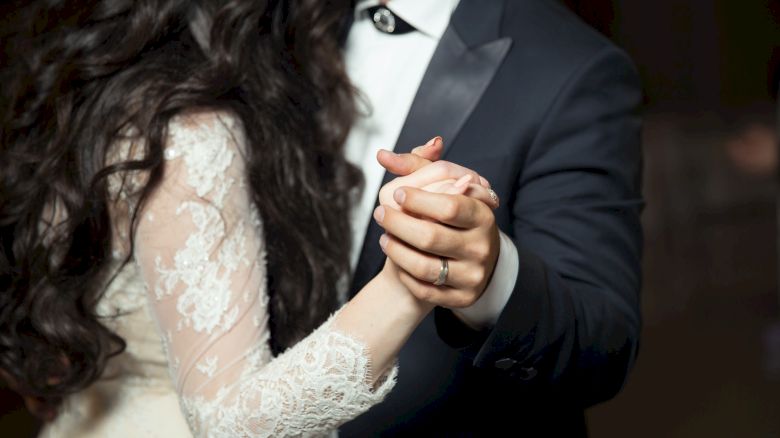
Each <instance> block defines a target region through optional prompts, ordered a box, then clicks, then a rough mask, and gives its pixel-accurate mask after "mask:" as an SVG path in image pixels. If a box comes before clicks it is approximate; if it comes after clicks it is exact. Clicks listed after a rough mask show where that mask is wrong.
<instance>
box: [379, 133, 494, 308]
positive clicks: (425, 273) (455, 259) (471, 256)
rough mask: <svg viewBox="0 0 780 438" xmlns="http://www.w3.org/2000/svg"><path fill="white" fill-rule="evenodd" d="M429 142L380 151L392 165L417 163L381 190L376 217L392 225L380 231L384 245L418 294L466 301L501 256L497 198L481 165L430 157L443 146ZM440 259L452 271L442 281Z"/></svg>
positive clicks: (451, 303) (442, 302)
mask: <svg viewBox="0 0 780 438" xmlns="http://www.w3.org/2000/svg"><path fill="white" fill-rule="evenodd" d="M432 142H433V143H431V142H429V143H428V145H426V146H424V147H421V148H417V149H415V150H414V151H413V153H412V154H404V155H395V154H392V153H388V152H380V154H379V156H378V157H377V158H378V160H379V162H380V164H382V165H383V166H385V167H386V168H387V169H388V170H389V171H391V172H394V173H395V172H396V171H398V173H405V172H404V171H405V170H409V169H410V168H414V169H416V170H415V171H414V172H413V173H411V174H408V175H406V176H403V177H399V178H396V179H395V180H393V181H391V182H390V183H388V184H387V185H385V186H384V187H383V188H382V189H381V190H380V194H379V202H380V206H379V207H377V209H376V210H375V212H374V219H375V220H376V221H377V222H378V223H379V225H380V226H382V227H383V228H384V229H385V230H386V231H387V234H386V235H383V236H382V238H381V239H380V245H381V246H382V250H383V251H384V252H385V254H386V255H387V256H388V259H389V260H391V261H392V262H393V263H394V264H395V265H396V268H395V269H397V275H398V278H399V280H400V281H401V282H402V283H403V285H404V286H405V287H406V288H407V289H408V290H409V291H410V292H411V293H412V294H413V295H414V296H415V297H417V298H418V299H420V300H423V301H426V302H429V303H431V304H436V305H439V306H443V307H449V308H462V307H468V306H470V305H472V304H473V303H475V302H476V301H477V300H478V299H479V297H480V296H481V295H482V292H484V290H485V288H486V287H487V285H488V283H489V281H490V278H491V276H492V273H493V270H494V268H495V265H496V261H497V260H498V252H499V247H500V244H499V235H498V228H497V226H496V224H495V217H494V216H493V211H492V210H493V209H495V208H497V207H498V198H497V196H496V195H495V193H494V192H493V191H492V190H491V189H490V185H489V183H488V182H487V180H485V179H484V178H482V177H481V176H479V175H478V174H477V173H476V172H473V171H471V170H470V169H466V168H464V167H462V166H458V165H456V164H453V163H449V162H446V161H438V162H435V163H431V162H430V161H429V160H427V157H426V154H428V157H430V156H432V155H436V156H438V154H439V153H440V151H441V140H440V139H439V138H436V139H434V140H432ZM429 148H432V149H433V152H431V150H430V149H429ZM437 149H438V151H436V150H437ZM443 260H446V261H447V265H448V271H449V272H448V274H447V276H446V280H445V282H444V284H441V285H435V284H434V283H436V282H437V280H439V277H440V274H441V272H442V266H443Z"/></svg>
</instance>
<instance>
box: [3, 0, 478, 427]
mask: <svg viewBox="0 0 780 438" xmlns="http://www.w3.org/2000/svg"><path fill="white" fill-rule="evenodd" d="M349 3H350V2H349V1H333V2H322V1H306V0H300V1H244V0H233V1H221V0H213V1H212V0H199V1H184V0H135V1H131V0H103V1H97V0H93V1H87V0H82V1H64V0H63V1H36V2H32V3H31V4H28V5H27V6H24V7H22V8H20V9H18V10H17V11H15V12H14V14H15V15H14V17H13V20H11V21H12V22H13V23H15V24H14V26H15V27H14V32H13V33H12V35H11V36H9V37H8V38H7V40H6V52H7V53H5V54H4V55H5V56H4V57H5V60H4V61H2V62H3V66H2V67H3V74H2V77H3V78H4V79H5V80H6V81H7V82H6V83H7V84H9V85H7V86H6V87H5V88H6V90H4V93H7V95H6V96H4V100H3V108H2V113H0V116H1V117H2V119H1V120H2V122H1V126H0V142H1V143H0V178H2V179H1V180H0V181H2V182H1V183H0V238H1V239H2V245H1V246H0V309H1V310H0V369H2V375H3V376H4V377H5V378H6V379H7V380H8V381H9V383H10V384H12V385H13V386H14V387H15V389H16V390H17V391H19V392H20V393H21V394H23V395H24V396H25V397H26V399H27V400H28V402H29V405H30V406H31V407H32V408H33V409H34V410H35V411H36V412H37V413H38V414H39V415H42V416H44V417H45V418H46V419H47V420H49V422H48V423H47V424H46V426H45V427H44V429H43V432H42V436H45V437H59V436H79V437H88V436H164V437H179V436H189V435H191V434H194V435H197V436H230V437H234V436H291V435H292V436H300V435H304V436H309V435H320V434H327V433H328V432H330V431H333V430H335V429H336V428H337V427H338V426H339V425H340V424H341V423H343V422H345V421H347V420H349V419H352V418H354V417H356V416H357V415H359V414H360V413H362V412H364V411H365V410H367V409H368V408H369V407H370V406H372V405H373V404H375V403H378V402H379V401H381V400H382V399H383V397H384V396H385V395H386V394H387V392H388V391H390V390H391V388H392V386H393V384H394V376H395V373H396V370H395V367H394V357H395V355H396V354H397V352H398V350H399V349H400V347H401V345H402V344H403V343H404V342H405V340H406V339H407V337H408V336H409V335H410V334H411V332H412V331H413V330H414V329H415V327H416V326H417V324H418V323H419V322H420V321H421V320H422V318H423V317H424V316H425V315H426V314H427V313H428V312H429V311H430V310H431V309H432V306H433V305H432V304H430V303H427V302H424V301H421V300H419V299H417V298H416V297H414V296H413V295H412V294H411V293H409V291H408V290H406V288H405V287H404V286H403V284H402V283H401V282H400V281H399V279H398V275H397V271H396V269H397V268H396V267H395V266H394V265H393V264H392V263H391V262H388V263H387V264H386V265H385V267H384V269H383V270H382V272H380V273H379V274H378V275H377V276H376V277H375V278H374V279H373V280H372V281H371V282H370V283H369V284H368V285H367V286H366V287H365V288H364V289H363V290H362V291H361V292H360V293H359V294H358V295H357V296H356V297H355V298H353V299H352V300H351V301H350V302H349V303H347V304H346V305H344V306H343V307H341V308H340V309H339V310H336V309H338V307H339V299H338V292H339V289H340V287H341V286H340V285H343V284H344V281H345V280H346V279H347V278H348V275H349V248H350V245H349V242H350V227H349V224H348V221H347V218H348V214H347V212H348V211H349V208H350V206H351V200H352V199H353V197H354V196H355V195H356V192H357V191H358V190H357V189H356V188H358V187H359V186H360V181H361V178H360V173H359V171H358V170H357V169H355V168H353V167H352V166H350V165H349V164H348V163H347V162H346V161H345V159H344V158H343V153H342V144H343V141H344V138H345V136H346V133H347V130H348V129H349V127H350V123H351V122H352V119H353V115H354V112H355V108H354V103H353V99H354V96H353V90H352V88H351V86H350V84H349V82H348V80H347V78H346V76H345V73H344V68H343V65H342V60H341V55H340V47H339V45H338V38H339V36H340V31H341V28H342V27H343V26H342V23H341V18H342V17H344V16H346V12H347V10H348V8H349ZM434 168H435V169H434ZM442 169H446V172H445V173H442ZM461 177H463V178H461ZM464 178H465V179H464ZM477 178H478V177H477V176H476V175H475V174H473V172H470V171H468V170H467V169H463V168H460V167H458V166H455V165H448V166H447V167H441V166H427V167H423V168H422V169H420V170H418V171H417V172H416V173H414V174H412V175H410V176H408V177H402V178H399V179H397V180H395V181H393V182H392V183H390V186H395V187H397V186H399V185H415V186H418V187H424V188H425V189H427V190H431V191H445V192H448V193H464V192H465V189H464V187H466V188H468V189H469V190H470V192H469V193H470V195H471V196H475V197H477V198H480V199H483V200H486V201H485V202H489V201H488V200H489V199H490V197H489V195H487V194H486V193H483V192H484V191H485V189H484V188H482V187H481V186H480V185H479V184H472V185H465V183H466V182H467V181H469V180H471V179H473V180H474V181H477ZM457 179H460V180H459V181H458V183H454V184H453V182H454V181H455V180H457ZM334 312H335V313H334Z"/></svg>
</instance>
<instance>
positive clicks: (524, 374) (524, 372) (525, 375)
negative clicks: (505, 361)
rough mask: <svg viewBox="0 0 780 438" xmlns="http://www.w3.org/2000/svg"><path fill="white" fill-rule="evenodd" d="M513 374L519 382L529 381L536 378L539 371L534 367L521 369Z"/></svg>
mask: <svg viewBox="0 0 780 438" xmlns="http://www.w3.org/2000/svg"><path fill="white" fill-rule="evenodd" d="M514 374H515V376H516V377H517V378H518V379H520V380H531V379H533V378H534V377H536V375H537V374H539V371H537V370H536V368H534V367H522V368H520V369H519V370H517V371H516V372H515V373H514Z"/></svg>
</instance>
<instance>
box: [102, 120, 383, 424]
mask: <svg viewBox="0 0 780 438" xmlns="http://www.w3.org/2000/svg"><path fill="white" fill-rule="evenodd" d="M244 147H245V138H244V136H243V129H242V127H241V126H240V123H239V122H238V121H237V120H236V119H235V118H234V117H232V116H230V115H228V114H224V113H200V114H189V115H182V116H178V117H177V118H175V119H174V120H173V121H172V122H171V125H170V126H169V138H168V141H167V144H166V150H165V159H166V168H165V176H164V178H163V181H162V183H161V185H160V186H159V187H158V188H157V189H156V190H155V192H154V193H153V194H152V196H151V197H150V198H149V199H148V201H147V202H146V204H145V205H144V208H143V211H142V212H141V217H140V220H139V222H138V229H137V236H136V242H135V245H136V247H135V248H134V256H135V263H137V266H138V268H139V271H140V274H141V275H140V277H141V278H142V279H143V283H144V286H145V288H146V290H147V294H146V300H147V305H148V306H149V310H150V312H149V313H150V314H151V315H152V318H153V319H154V321H155V322H156V326H157V331H158V333H159V334H160V339H161V342H162V345H163V347H164V350H165V352H166V355H167V359H168V365H169V372H170V375H171V379H172V381H173V385H174V387H175V390H176V392H177V394H178V395H179V398H180V404H181V406H182V410H183V412H184V415H185V417H186V420H187V423H188V424H189V426H190V428H191V430H192V432H193V433H194V435H196V436H229V437H244V436H247V437H258V436H316V435H323V434H327V433H328V432H329V431H331V430H333V429H334V428H336V427H338V426H339V425H340V424H342V423H344V422H346V421H348V420H350V419H352V418H354V417H356V416H357V415H359V414H360V413H362V412H364V411H365V410H367V409H368V408H369V407H371V406H372V405H374V404H376V403H378V402H380V401H381V400H382V399H383V398H384V397H385V395H386V394H387V393H388V392H389V391H390V389H391V388H392V387H393V385H394V382H395V374H396V372H397V371H396V369H395V368H393V369H391V370H390V371H389V372H388V373H387V375H385V376H383V378H382V379H379V382H378V383H376V384H372V381H373V379H372V376H370V375H369V373H370V366H369V365H370V363H369V360H370V359H369V358H370V356H369V354H368V353H369V352H368V351H367V349H366V347H365V345H364V344H363V343H362V342H361V341H360V340H358V339H355V338H353V337H350V336H349V335H346V334H343V333H340V332H339V331H337V330H335V329H334V328H333V327H332V324H331V321H332V319H331V320H329V321H328V322H326V323H325V324H323V325H322V326H321V327H320V328H318V329H317V330H315V331H314V332H313V333H312V334H311V335H309V336H308V337H307V338H305V339H303V340H302V341H301V342H299V343H298V344H297V345H295V346H294V347H292V348H290V349H289V350H287V351H286V352H284V353H283V354H281V355H280V356H278V357H276V358H274V357H272V355H271V351H270V348H269V329H268V295H267V291H266V283H267V282H266V265H265V252H264V250H265V249H264V241H263V233H262V221H261V218H260V215H259V214H258V211H257V210H256V208H255V207H254V205H253V203H252V202H251V199H250V194H249V191H248V187H247V186H246V184H245V178H244V174H245V173H244V159H243V152H244ZM136 176H137V175H136ZM131 179H132V178H131ZM127 186H128V185H125V186H123V190H125V189H127ZM129 186H132V184H129ZM117 199H125V200H127V196H125V197H124V198H122V197H121V196H120V197H118V198H117ZM127 202H130V201H127ZM117 211H127V209H126V208H124V209H117ZM117 256H118V257H119V256H121V254H120V255H117ZM109 415H110V414H109Z"/></svg>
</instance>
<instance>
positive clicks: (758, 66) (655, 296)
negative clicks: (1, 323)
mask: <svg viewBox="0 0 780 438" xmlns="http://www.w3.org/2000/svg"><path fill="white" fill-rule="evenodd" d="M549 1H556V0H549ZM565 3H567V5H568V6H570V7H571V8H572V9H573V10H575V12H577V13H578V14H579V15H580V16H581V17H583V19H584V20H585V21H587V22H589V23H590V24H591V25H593V26H594V27H596V28H597V29H599V30H600V31H601V32H602V33H604V34H605V35H607V36H609V37H610V38H612V39H613V40H614V41H615V42H616V43H617V44H619V45H620V46H622V47H623V48H624V49H625V50H626V51H627V52H628V53H629V54H630V55H631V56H632V57H633V59H634V61H635V62H636V64H637V66H638V69H639V72H640V74H641V75H642V79H643V83H644V87H645V93H646V98H645V115H646V116H645V128H644V156H645V178H644V181H645V196H646V198H647V208H646V210H645V212H644V215H643V221H644V225H645V239H646V248H645V257H644V278H645V280H644V286H643V292H642V293H643V316H644V328H643V333H642V339H641V347H640V353H639V359H638V361H637V365H636V368H635V369H634V372H633V374H632V376H631V378H630V379H629V382H628V384H627V386H626V387H625V389H624V390H623V392H622V393H621V394H620V395H618V396H617V397H616V398H615V399H614V400H612V401H609V402H607V403H604V404H602V405H599V406H596V407H594V408H592V409H590V410H589V411H588V423H589V428H590V431H591V436H593V437H596V438H598V437H616V438H617V437H626V436H631V437H661V436H663V437H780V295H779V294H778V288H777V274H778V273H777V266H778V259H777V244H776V242H777V217H776V216H777V215H776V202H775V197H776V191H777V190H776V189H777V182H776V181H777V175H778V173H777V170H776V165H777V154H776V143H777V141H776V133H775V128H774V125H775V103H776V102H775V100H774V98H773V96H775V95H776V91H777V85H776V84H777V80H778V78H779V76H778V64H780V28H778V20H777V19H778V11H780V0H741V1H737V0H717V1H704V0H687V1H685V0H655V1H642V0H630V1H629V0H613V1H609V0H579V1H578V0H566V1H565ZM6 5H8V3H6ZM4 9H5V8H4V6H3V4H2V3H1V2H0V26H3V25H5V24H6V23H5V21H7V20H6V19H4V18H3V17H7V15H6V14H5V13H3V12H4ZM748 140H749V141H748ZM746 142H747V143H749V144H750V146H749V147H745V146H744V145H745V144H746ZM740 145H742V147H740ZM767 148H768V149H767ZM34 430H35V423H34V422H33V421H32V419H31V418H30V417H29V416H28V415H27V414H26V411H25V410H24V407H23V405H22V404H21V402H20V401H19V399H18V398H16V397H15V396H14V395H13V393H11V392H10V391H8V390H5V389H2V388H0V435H3V436H8V435H7V434H8V433H10V435H11V436H29V435H32V434H33V433H34V432H33V431H34Z"/></svg>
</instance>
